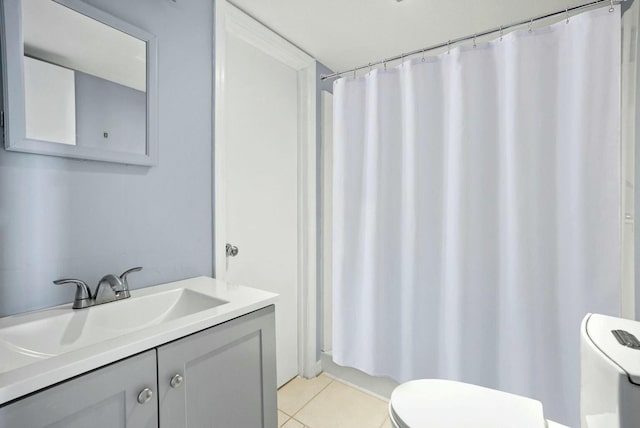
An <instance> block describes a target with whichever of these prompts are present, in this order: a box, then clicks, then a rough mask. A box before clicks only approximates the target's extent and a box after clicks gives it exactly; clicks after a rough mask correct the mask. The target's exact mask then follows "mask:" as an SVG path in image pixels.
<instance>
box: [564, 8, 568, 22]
mask: <svg viewBox="0 0 640 428" xmlns="http://www.w3.org/2000/svg"><path fill="white" fill-rule="evenodd" d="M564 13H566V14H567V22H566V23H567V24H568V23H569V8H566V9H565V10H564Z"/></svg>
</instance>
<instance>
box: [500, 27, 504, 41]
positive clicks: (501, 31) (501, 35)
mask: <svg viewBox="0 0 640 428" xmlns="http://www.w3.org/2000/svg"><path fill="white" fill-rule="evenodd" d="M503 36H504V30H503V29H502V25H501V26H500V41H502V37H503Z"/></svg>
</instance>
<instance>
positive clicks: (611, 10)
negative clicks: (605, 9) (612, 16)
mask: <svg viewBox="0 0 640 428" xmlns="http://www.w3.org/2000/svg"><path fill="white" fill-rule="evenodd" d="M614 10H616V9H615V8H614V7H613V0H611V7H610V8H609V13H611V12H613V11H614Z"/></svg>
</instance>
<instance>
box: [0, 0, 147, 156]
mask: <svg viewBox="0 0 640 428" xmlns="http://www.w3.org/2000/svg"><path fill="white" fill-rule="evenodd" d="M0 1H2V9H1V12H2V13H1V17H0V18H1V20H0V25H1V26H2V28H4V31H3V32H2V34H1V35H0V37H1V42H2V44H1V49H2V76H3V79H2V84H3V85H2V87H3V90H2V92H3V109H2V116H1V117H0V121H1V122H2V125H4V146H5V149H6V150H10V151H16V152H26V153H37V154H41V155H51V156H62V157H68V158H76V159H88V160H96V161H104V162H116V163H124V164H129V165H144V166H153V165H157V164H158V42H157V38H156V37H155V36H154V35H152V34H150V33H148V32H146V31H144V30H141V29H140V28H137V27H135V26H133V25H131V24H129V23H128V22H125V21H122V20H121V19H119V18H116V17H115V16H113V15H110V14H108V13H106V12H104V11H102V10H100V9H97V8H95V7H93V6H91V5H89V4H87V3H85V2H83V1H81V0H54V1H55V2H56V3H59V4H61V5H64V6H66V7H69V8H70V9H73V10H75V11H76V12H79V13H81V14H83V15H86V16H88V17H90V18H93V19H95V20H97V21H99V22H102V23H103V24H106V25H108V26H110V27H113V28H115V29H116V30H120V31H122V32H124V33H126V34H129V35H130V36H133V37H135V38H137V39H140V40H142V41H144V42H145V43H146V45H147V92H146V94H147V114H146V117H147V123H146V151H145V154H140V153H126V152H117V151H112V150H105V149H101V148H96V147H82V146H68V145H65V144H59V143H54V142H48V141H40V140H32V139H29V138H26V126H25V115H26V113H25V89H24V61H23V56H24V36H23V33H22V7H21V3H20V1H21V0H0Z"/></svg>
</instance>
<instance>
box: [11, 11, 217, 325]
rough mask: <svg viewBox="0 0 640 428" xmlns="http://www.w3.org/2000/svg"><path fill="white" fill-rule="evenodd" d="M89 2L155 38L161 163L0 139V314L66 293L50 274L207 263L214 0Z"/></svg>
mask: <svg viewBox="0 0 640 428" xmlns="http://www.w3.org/2000/svg"><path fill="white" fill-rule="evenodd" d="M86 1H88V3H91V4H92V5H94V6H97V7H99V8H101V9H103V10H105V11H107V12H109V13H111V14H113V15H115V16H117V17H120V18H122V19H124V20H126V21H129V22H131V23H133V24H135V25H137V26H139V27H140V28H142V29H144V30H146V31H148V32H150V33H153V34H155V35H156V36H157V37H158V47H159V53H158V58H159V67H160V69H159V87H160V93H159V103H160V105H159V116H160V117H159V124H160V125H159V126H160V127H159V135H160V142H159V143H160V163H159V166H157V167H153V168H144V167H135V166H126V165H118V164H108V163H102V162H91V161H79V160H71V159H63V158H56V157H51V156H40V155H30V154H22V153H12V152H7V151H5V150H2V149H0V316H4V315H9V314H13V313H17V312H22V311H27V310H32V309H37V308H42V307H46V306H51V305H55V304H59V303H64V302H70V301H71V300H73V295H74V290H73V288H72V287H68V286H61V287H58V286H54V285H53V284H51V281H52V280H54V279H56V278H61V277H78V278H82V279H84V280H86V281H88V282H89V283H91V284H92V285H93V286H95V284H96V282H97V281H98V279H99V278H100V277H101V276H102V275H104V274H105V273H110V272H114V273H120V272H121V271H123V270H125V269H126V268H128V267H131V266H135V265H141V266H143V267H144V270H143V271H142V272H140V273H138V274H134V275H132V276H131V277H130V284H131V287H132V288H138V287H144V286H148V285H153V284H158V283H162V282H167V281H172V280H177V279H182V278H187V277H192V276H197V275H211V273H212V268H213V262H212V259H213V254H212V221H213V218H212V164H213V162H212V156H213V155H212V117H213V110H212V64H213V36H212V32H213V1H212V0H188V1H178V2H177V3H173V2H171V1H169V0H136V1H130V0H86ZM8 114H9V113H8Z"/></svg>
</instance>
